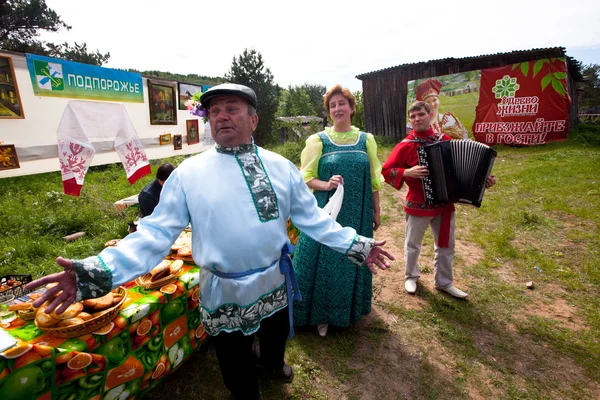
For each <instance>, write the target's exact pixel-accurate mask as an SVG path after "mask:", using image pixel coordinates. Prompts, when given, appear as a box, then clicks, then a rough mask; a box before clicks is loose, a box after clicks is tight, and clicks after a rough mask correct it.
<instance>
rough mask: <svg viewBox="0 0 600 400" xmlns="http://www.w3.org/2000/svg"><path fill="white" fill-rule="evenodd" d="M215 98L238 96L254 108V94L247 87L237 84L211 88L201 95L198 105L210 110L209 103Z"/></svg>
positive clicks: (225, 84)
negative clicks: (200, 104)
mask: <svg viewBox="0 0 600 400" xmlns="http://www.w3.org/2000/svg"><path fill="white" fill-rule="evenodd" d="M217 96H240V97H243V98H245V99H246V100H248V102H249V103H250V105H251V106H252V107H254V108H256V93H254V90H252V89H250V88H249V87H248V86H244V85H238V84H237V83H223V84H221V85H217V86H213V87H211V88H210V89H208V90H207V91H206V92H204V93H203V94H202V96H201V97H200V103H202V105H203V106H204V108H206V109H208V108H210V101H211V100H212V99H213V98H215V97H217Z"/></svg>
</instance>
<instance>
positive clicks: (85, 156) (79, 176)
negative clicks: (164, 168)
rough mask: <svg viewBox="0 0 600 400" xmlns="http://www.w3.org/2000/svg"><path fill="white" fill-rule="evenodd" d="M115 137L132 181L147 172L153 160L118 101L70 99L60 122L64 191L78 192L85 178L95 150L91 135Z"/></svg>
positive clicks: (95, 137) (75, 193)
mask: <svg viewBox="0 0 600 400" xmlns="http://www.w3.org/2000/svg"><path fill="white" fill-rule="evenodd" d="M107 138H114V142H113V147H114V149H115V150H116V151H117V154H118V155H119V158H120V159H121V162H122V163H123V167H124V168H125V172H126V174H127V179H128V180H129V183H131V184H134V183H135V182H136V181H137V180H138V179H140V178H141V177H143V176H145V175H148V174H149V173H150V172H151V171H150V163H149V162H148V157H146V153H145V152H144V149H143V147H142V143H141V142H140V139H139V138H138V135H137V133H136V131H135V128H134V127H133V124H132V123H131V120H130V119H129V115H127V111H126V110H125V106H124V105H123V104H118V103H103V102H95V101H80V100H74V101H70V102H69V103H68V104H67V106H66V107H65V111H64V112H63V116H62V118H61V120H60V124H59V126H58V158H59V161H60V171H61V174H62V180H63V190H64V193H65V194H68V195H71V196H79V194H80V193H81V187H82V186H83V180H84V178H85V174H86V173H87V171H88V168H89V166H90V164H91V162H92V159H93V158H94V154H96V151H95V150H94V146H93V145H92V139H107Z"/></svg>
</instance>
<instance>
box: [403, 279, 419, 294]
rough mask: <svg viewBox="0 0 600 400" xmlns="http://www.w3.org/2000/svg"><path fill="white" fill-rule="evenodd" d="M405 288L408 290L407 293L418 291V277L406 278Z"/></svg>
mask: <svg viewBox="0 0 600 400" xmlns="http://www.w3.org/2000/svg"><path fill="white" fill-rule="evenodd" d="M404 290H406V293H408V294H415V293H417V279H415V278H408V279H407V280H405V281H404Z"/></svg>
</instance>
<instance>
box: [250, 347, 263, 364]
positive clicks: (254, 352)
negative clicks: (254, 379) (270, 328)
mask: <svg viewBox="0 0 600 400" xmlns="http://www.w3.org/2000/svg"><path fill="white" fill-rule="evenodd" d="M252 355H253V356H254V363H255V364H261V361H260V345H259V344H258V342H257V343H254V345H253V346H252Z"/></svg>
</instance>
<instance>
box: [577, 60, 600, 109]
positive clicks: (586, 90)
mask: <svg viewBox="0 0 600 400" xmlns="http://www.w3.org/2000/svg"><path fill="white" fill-rule="evenodd" d="M583 78H584V81H583V82H580V83H579V85H578V86H579V89H580V97H579V108H592V107H600V65H599V64H590V65H586V66H585V67H584V68H583Z"/></svg>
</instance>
